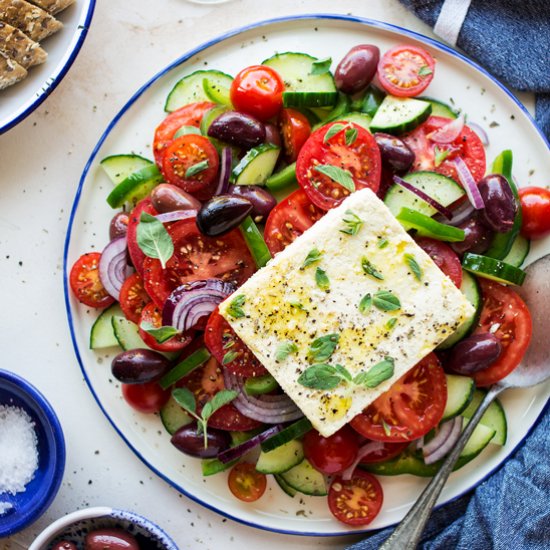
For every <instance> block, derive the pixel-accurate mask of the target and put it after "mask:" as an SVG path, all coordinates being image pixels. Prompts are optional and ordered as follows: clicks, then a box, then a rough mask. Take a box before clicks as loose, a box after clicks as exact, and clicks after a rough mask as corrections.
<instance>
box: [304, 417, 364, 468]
mask: <svg viewBox="0 0 550 550" xmlns="http://www.w3.org/2000/svg"><path fill="white" fill-rule="evenodd" d="M358 439H359V438H358V436H357V433H356V432H355V431H353V430H352V429H351V428H350V427H348V426H344V427H342V428H340V429H339V430H338V431H337V432H336V433H334V434H332V435H331V436H330V437H323V436H322V435H321V434H320V433H319V432H318V431H317V430H310V431H309V432H308V433H307V434H306V435H305V437H304V453H305V456H306V458H307V459H308V460H309V461H310V462H311V465H312V466H313V467H314V468H315V469H316V470H319V471H320V472H323V473H324V474H328V475H332V474H339V473H341V472H343V471H344V470H345V469H346V468H348V467H349V466H351V465H352V464H353V463H354V462H355V459H356V458H357V451H358V449H359V442H358Z"/></svg>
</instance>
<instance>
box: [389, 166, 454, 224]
mask: <svg viewBox="0 0 550 550" xmlns="http://www.w3.org/2000/svg"><path fill="white" fill-rule="evenodd" d="M393 181H394V182H395V183H396V184H397V185H400V186H401V187H403V188H404V189H406V190H407V191H410V192H411V193H413V194H414V195H416V196H417V197H418V198H419V199H421V200H423V201H424V202H427V203H428V204H429V205H430V206H431V207H432V208H435V209H436V210H437V211H438V212H439V213H440V214H441V215H443V216H445V217H446V218H447V219H449V220H450V219H451V218H452V217H453V213H452V212H451V210H450V209H449V208H447V207H446V206H443V205H442V204H440V203H438V202H437V201H436V200H435V199H433V198H432V197H430V196H429V195H426V193H424V191H421V190H420V189H418V187H415V186H414V185H411V184H410V183H409V182H408V181H405V180H404V179H403V178H400V177H399V176H393Z"/></svg>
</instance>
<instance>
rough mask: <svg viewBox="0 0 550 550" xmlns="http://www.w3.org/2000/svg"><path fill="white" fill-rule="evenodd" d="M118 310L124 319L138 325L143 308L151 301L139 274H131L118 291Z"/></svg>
mask: <svg viewBox="0 0 550 550" xmlns="http://www.w3.org/2000/svg"><path fill="white" fill-rule="evenodd" d="M119 301H120V308H121V309H122V312H123V313H124V315H125V316H126V319H128V320H129V321H132V322H133V323H136V324H139V320H140V318H141V312H142V310H143V308H144V307H145V306H146V305H147V304H148V303H149V302H150V301H151V298H150V297H149V294H147V292H145V287H144V286H143V281H142V279H141V277H140V276H139V273H132V275H130V276H129V277H128V278H127V279H126V280H125V281H124V283H123V284H122V288H121V289H120V297H119Z"/></svg>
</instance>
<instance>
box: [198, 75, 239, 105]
mask: <svg viewBox="0 0 550 550" xmlns="http://www.w3.org/2000/svg"><path fill="white" fill-rule="evenodd" d="M202 87H203V90H204V93H205V94H206V97H207V98H208V99H209V100H210V101H213V102H214V103H219V104H220V105H227V106H228V107H233V105H232V103H231V97H230V89H231V86H225V85H224V84H222V83H221V82H219V81H212V80H210V79H209V78H205V79H203V81H202Z"/></svg>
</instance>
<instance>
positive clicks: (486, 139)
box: [468, 122, 489, 146]
mask: <svg viewBox="0 0 550 550" xmlns="http://www.w3.org/2000/svg"><path fill="white" fill-rule="evenodd" d="M468 126H469V127H470V128H471V129H472V130H473V131H474V132H475V133H476V134H477V135H478V137H479V139H480V140H481V143H483V145H485V146H487V145H489V136H488V135H487V132H486V131H485V130H484V128H483V127H482V126H480V125H479V124H476V123H475V122H468Z"/></svg>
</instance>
